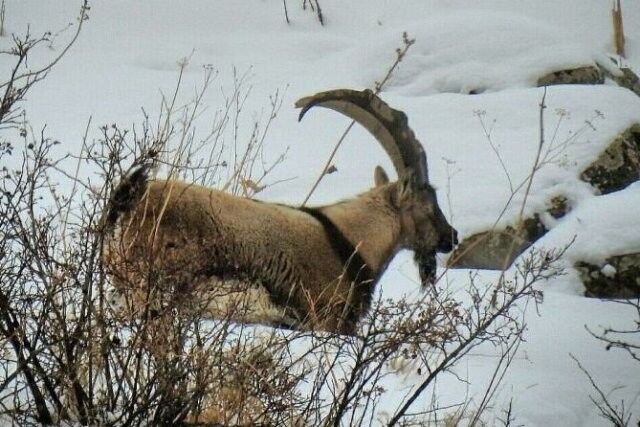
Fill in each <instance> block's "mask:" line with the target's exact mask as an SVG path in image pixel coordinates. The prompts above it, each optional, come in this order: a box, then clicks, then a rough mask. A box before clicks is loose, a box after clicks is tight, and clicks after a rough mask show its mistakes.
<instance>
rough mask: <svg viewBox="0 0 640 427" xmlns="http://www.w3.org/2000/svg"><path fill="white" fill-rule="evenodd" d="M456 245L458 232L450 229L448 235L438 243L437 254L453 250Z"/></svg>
mask: <svg viewBox="0 0 640 427" xmlns="http://www.w3.org/2000/svg"><path fill="white" fill-rule="evenodd" d="M457 244H458V232H457V231H456V229H455V228H452V229H451V231H450V232H449V233H446V234H444V235H443V236H442V238H441V239H440V242H438V252H443V253H448V252H451V251H452V250H453V247H454V246H455V245H457Z"/></svg>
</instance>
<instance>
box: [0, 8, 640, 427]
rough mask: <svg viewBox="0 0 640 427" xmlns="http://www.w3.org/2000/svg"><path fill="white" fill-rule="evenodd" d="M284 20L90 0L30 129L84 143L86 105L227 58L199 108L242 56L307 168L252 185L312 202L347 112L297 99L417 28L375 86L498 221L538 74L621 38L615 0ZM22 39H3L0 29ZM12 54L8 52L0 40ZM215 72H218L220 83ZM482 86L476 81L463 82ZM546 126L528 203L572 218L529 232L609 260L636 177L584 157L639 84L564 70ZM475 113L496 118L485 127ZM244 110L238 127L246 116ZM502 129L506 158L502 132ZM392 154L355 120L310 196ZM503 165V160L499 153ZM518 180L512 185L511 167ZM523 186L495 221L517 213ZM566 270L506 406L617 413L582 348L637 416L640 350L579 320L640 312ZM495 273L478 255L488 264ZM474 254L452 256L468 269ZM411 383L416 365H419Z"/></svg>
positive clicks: (471, 199) (34, 100) (55, 24)
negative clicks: (596, 176) (598, 177)
mask: <svg viewBox="0 0 640 427" xmlns="http://www.w3.org/2000/svg"><path fill="white" fill-rule="evenodd" d="M78 3H79V2H76V1H65V2H60V1H59V0H20V1H11V0H10V1H8V2H7V6H6V24H5V25H6V27H7V32H8V33H11V32H16V33H23V32H24V31H25V30H26V28H27V25H29V27H30V30H31V32H32V33H33V34H38V33H41V32H44V31H47V30H51V31H54V32H56V31H58V30H60V29H62V28H65V27H66V26H67V24H68V23H69V22H71V21H72V20H73V17H74V16H76V15H77V10H78V7H79V4H78ZM287 3H288V11H289V16H290V19H291V23H290V24H289V25H287V23H286V22H285V19H284V12H283V8H282V3H281V2H279V1H263V0H252V1H244V2H236V1H231V0H225V1H222V0H221V1H209V0H193V1H189V2H175V1H171V0H156V1H153V2H131V1H110V2H98V1H96V2H94V3H93V4H92V5H91V11H90V13H89V15H90V20H89V21H88V22H87V23H86V27H85V28H84V29H83V32H82V34H81V35H80V38H79V40H78V41H77V43H76V44H75V45H74V46H73V48H72V50H71V51H70V52H69V53H68V55H67V56H66V57H65V58H64V59H63V60H62V61H61V62H60V64H59V65H57V66H56V68H55V69H54V70H53V71H52V72H51V74H50V75H49V76H48V78H47V79H46V80H45V81H44V82H42V83H41V84H39V85H38V86H36V87H35V88H34V89H33V90H32V91H31V92H30V93H29V97H28V100H27V102H26V104H25V108H26V109H27V111H28V114H29V119H30V121H31V124H32V126H33V127H34V128H35V129H38V128H40V127H41V126H42V125H44V124H45V123H46V124H47V134H48V135H49V136H51V137H53V138H56V139H58V140H60V141H62V142H63V144H62V145H61V150H66V151H73V152H76V151H77V150H78V148H79V146H80V144H81V140H82V136H83V134H84V132H85V128H86V124H87V120H88V119H89V117H92V124H93V126H92V128H91V130H90V134H89V135H90V138H95V137H97V136H98V126H99V125H102V124H107V123H118V124H120V125H121V126H124V127H128V126H131V125H132V124H134V123H139V122H140V121H141V119H142V112H141V108H144V109H145V111H146V112H147V113H149V114H150V116H151V117H155V115H157V113H158V111H159V108H160V97H161V93H169V92H170V91H171V90H172V89H173V88H174V87H175V82H176V79H177V76H178V65H177V64H178V62H179V61H181V60H182V58H188V61H189V65H188V67H187V69H186V73H185V77H184V83H183V87H184V88H186V90H184V91H183V93H182V97H183V99H182V100H183V101H187V100H188V99H190V98H191V97H192V96H193V91H192V90H191V89H192V88H195V87H196V86H197V85H198V84H200V83H201V81H202V77H203V71H202V67H203V66H211V67H213V68H214V69H216V70H218V71H219V76H218V78H217V80H216V81H215V82H214V84H213V85H214V87H213V89H212V90H211V91H209V92H208V93H207V96H206V98H205V99H204V103H205V104H206V105H209V106H210V111H209V112H205V114H204V115H203V116H202V117H201V118H200V119H199V122H198V123H199V124H201V126H203V127H206V125H205V124H206V123H207V120H210V119H211V118H212V117H213V114H214V112H215V110H216V109H217V108H219V107H220V105H221V103H222V101H223V96H222V93H228V91H229V90H230V88H231V83H232V75H233V73H232V67H235V68H236V69H237V70H238V72H239V73H240V74H243V73H248V76H249V77H248V83H249V84H250V86H251V93H250V96H249V97H248V99H247V102H246V104H245V106H244V111H246V112H247V114H246V123H241V127H240V129H241V130H240V131H241V132H246V135H245V136H248V132H249V127H250V125H251V122H252V120H253V119H254V118H255V117H259V116H260V114H261V112H262V114H264V113H265V110H266V109H268V96H269V95H271V94H273V93H274V92H275V91H276V90H279V91H280V93H281V94H283V95H282V96H283V106H282V109H281V110H280V114H279V115H278V117H277V119H276V120H275V122H274V123H273V125H272V128H271V129H270V131H269V134H268V145H269V147H270V148H269V152H270V153H274V157H275V156H276V155H277V154H278V153H280V152H282V151H283V150H285V149H286V148H287V147H289V152H288V154H287V158H286V160H285V163H284V164H283V165H282V166H281V167H280V168H278V169H277V170H276V171H274V173H273V175H271V176H270V177H271V179H272V180H273V181H275V180H280V179H289V178H295V179H293V180H288V181H286V182H283V183H280V184H278V185H274V186H273V187H269V188H267V189H266V190H265V191H264V192H262V193H260V198H261V199H265V200H276V201H284V202H290V203H293V204H298V203H300V202H301V201H302V200H303V199H304V196H305V195H306V193H307V192H308V191H309V189H310V187H311V185H312V183H313V181H314V180H315V178H316V177H317V174H318V173H319V171H320V170H321V168H322V166H323V164H324V161H325V159H326V158H327V156H328V154H329V152H330V150H331V148H332V147H333V145H334V144H335V141H336V140H337V138H338V137H339V136H340V134H341V133H342V131H343V129H344V127H345V126H346V125H347V124H348V121H347V120H346V119H344V118H342V117H340V116H338V115H337V114H335V113H333V112H330V111H314V112H313V113H312V114H309V117H307V118H305V120H304V121H303V122H302V123H298V122H297V111H295V110H294V109H293V103H294V101H295V100H296V99H298V98H300V97H302V96H305V95H309V94H312V93H315V92H318V91H322V90H327V89H331V88H337V87H349V88H356V89H361V88H365V87H372V86H373V84H374V82H375V81H379V80H381V79H382V78H383V77H384V75H385V73H386V71H387V69H388V68H389V66H390V65H391V64H392V63H393V61H394V59H395V49H396V48H398V47H401V45H402V33H403V32H404V31H406V32H407V33H408V35H409V37H411V38H415V39H416V43H415V45H414V46H412V47H411V48H410V49H409V52H408V54H407V56H406V58H405V60H404V61H403V62H402V63H401V64H400V67H399V69H398V70H397V72H396V73H395V74H394V75H393V76H392V78H391V80H390V81H389V83H388V84H387V85H386V86H385V89H384V91H383V92H382V94H381V96H382V97H383V98H384V99H385V100H386V101H387V102H388V103H389V104H390V105H391V106H393V107H394V108H397V109H401V110H404V111H405V112H406V113H407V115H408V117H409V123H410V125H411V127H412V128H413V130H414V131H415V133H416V135H417V137H418V138H419V139H420V140H421V141H422V143H423V145H424V146H425V148H426V151H427V155H428V159H429V168H430V176H431V179H432V181H433V183H434V184H435V186H436V187H437V188H438V189H439V199H440V204H441V206H442V208H443V210H444V211H445V213H446V214H447V215H448V216H449V217H450V218H451V222H452V223H453V225H454V226H455V227H456V228H457V229H458V231H459V232H460V233H461V235H462V236H463V237H464V236H468V235H470V234H472V233H474V232H477V231H480V230H482V229H485V228H486V227H488V226H491V225H492V224H493V223H494V222H495V221H496V219H497V218H498V215H499V213H500V211H501V210H502V208H503V207H504V205H505V203H506V202H507V200H508V198H509V195H510V185H514V186H517V185H518V184H519V183H520V182H521V181H522V180H523V179H524V178H525V177H526V175H527V174H528V173H529V171H530V169H531V166H532V164H533V161H534V157H535V151H536V147H537V143H538V140H539V135H538V129H539V124H538V114H539V103H540V101H541V98H542V94H543V90H542V89H539V88H535V87H534V86H535V81H536V79H537V78H538V77H540V76H541V75H543V74H545V73H547V72H549V71H555V70H558V69H563V68H567V67H572V66H580V65H590V64H593V63H594V62H596V61H597V62H599V63H606V62H607V61H609V59H608V56H607V55H609V54H610V53H611V52H612V51H613V48H612V42H611V38H612V37H611V17H610V6H611V4H610V2H607V1H603V0H565V1H562V2H559V1H557V0H521V1H512V0H485V1H483V2H475V1H473V0H450V1H446V2H443V1H441V0H403V1H402V2H388V1H384V0H352V1H349V2H343V1H339V0H321V5H322V6H323V12H324V15H325V17H326V25H325V26H324V27H323V26H320V25H319V23H318V22H317V20H316V18H315V16H314V14H313V13H311V12H310V11H308V10H307V11H304V10H302V7H301V3H302V1H293V0H288V2H287ZM622 8H623V12H624V19H625V30H626V37H627V61H628V64H629V65H631V66H632V67H634V68H635V70H636V72H638V71H639V70H640V25H637V23H638V22H640V3H638V1H636V0H626V1H623V2H622ZM72 32H73V29H68V30H66V31H65V32H63V33H62V34H61V35H60V36H59V37H58V39H57V40H56V41H55V43H54V44H53V45H52V46H51V49H44V50H42V51H41V52H40V56H39V57H35V56H34V57H33V58H30V60H31V61H33V63H32V64H31V65H33V66H35V65H36V64H37V63H38V62H39V61H42V62H45V61H46V60H47V59H48V58H51V57H53V56H56V55H57V54H59V49H60V48H61V47H62V46H64V42H65V40H66V39H68V38H69V37H70V36H71V33H72ZM9 43H10V38H9V37H2V38H0V48H5V47H7V46H9ZM1 60H2V61H3V62H1V63H0V73H2V76H3V77H4V76H5V74H6V73H7V69H8V62H6V61H7V59H6V58H2V59H1ZM218 87H220V88H222V89H221V90H218ZM471 90H474V91H476V92H482V93H480V94H478V95H467V93H468V92H469V91H471ZM546 103H547V105H548V108H547V110H546V117H545V119H546V126H545V131H546V140H547V143H548V144H553V146H554V147H556V148H558V153H559V154H558V155H557V156H555V157H553V158H552V159H550V161H549V162H548V164H546V165H545V166H544V167H543V168H542V170H541V171H540V172H539V174H538V175H537V176H536V179H535V180H534V182H533V186H532V190H531V194H530V196H529V200H528V204H527V206H526V210H525V213H531V212H540V211H544V210H545V209H544V206H545V203H547V202H548V200H549V199H550V198H551V197H553V196H554V195H557V194H565V195H567V196H568V197H569V200H570V202H571V205H572V206H573V208H574V210H573V211H572V212H571V213H570V214H568V215H567V216H566V217H565V218H562V219H560V220H552V219H551V218H543V220H545V223H546V225H547V227H549V228H551V231H550V232H549V233H548V234H547V235H546V236H545V237H544V238H543V239H541V240H540V241H539V242H538V243H537V244H538V245H543V246H546V247H559V246H562V245H564V244H566V243H567V242H569V241H570V240H571V239H572V238H573V237H574V236H577V238H576V242H575V244H574V246H573V247H572V248H571V250H570V251H569V252H568V253H567V260H568V261H575V260H578V259H582V260H587V261H592V262H599V261H602V260H603V259H604V258H606V257H607V256H610V255H614V254H621V253H625V252H638V251H640V215H638V212H640V186H639V185H638V184H635V185H632V186H630V187H629V188H627V189H625V190H623V191H621V192H618V193H615V194H611V195H608V196H599V197H596V196H594V192H593V190H592V189H591V188H590V187H589V186H588V185H586V184H584V183H583V182H582V181H580V180H579V179H578V175H579V173H580V172H581V171H582V170H583V169H584V167H585V166H586V165H587V164H588V163H589V162H590V161H592V160H594V159H595V157H596V156H597V154H598V153H599V152H600V151H602V150H603V149H604V147H605V146H606V144H607V143H608V142H609V141H610V140H611V139H612V138H613V137H614V136H615V135H616V134H618V133H619V132H621V131H623V130H625V129H626V128H627V127H628V126H629V125H631V124H632V123H634V122H640V98H638V97H637V96H635V95H634V94H632V93H631V92H629V91H627V90H625V89H621V88H619V87H617V86H615V85H612V84H606V85H603V86H555V87H550V88H549V89H548V92H547V98H546ZM483 124H484V126H485V129H486V130H487V132H485V129H483ZM243 125H244V126H245V128H246V129H247V130H246V131H245V130H243V127H242V126H243ZM491 144H493V145H494V147H496V150H497V152H498V153H499V154H500V158H501V159H502V162H503V163H504V165H505V166H504V170H503V167H502V166H501V164H500V158H498V156H497V155H496V153H495V152H494V150H493V149H492V147H491ZM377 164H381V165H383V166H385V167H386V169H387V170H388V171H391V170H392V168H391V164H390V161H389V160H388V159H387V158H386V157H385V154H384V152H383V151H382V149H381V148H380V147H379V146H378V145H377V144H375V143H374V142H373V140H372V138H371V137H370V136H369V135H368V134H366V131H364V130H362V129H354V130H353V131H352V132H351V133H350V135H349V137H348V138H347V141H346V142H345V144H344V145H343V147H342V148H341V151H339V153H338V155H337V157H336V160H335V165H336V166H337V168H338V172H337V173H334V174H331V175H329V176H327V177H326V179H325V180H324V181H323V182H322V184H321V185H320V187H319V188H318V190H317V191H316V192H315V193H314V196H313V198H312V202H313V203H325V202H330V201H334V200H337V199H339V198H342V197H347V196H350V195H354V194H356V193H358V192H360V191H363V190H365V189H366V188H368V187H369V186H370V185H371V183H372V180H373V168H374V166H375V165H377ZM505 170H506V171H505ZM510 181H511V184H510ZM522 200H523V196H522V195H517V196H516V197H515V198H514V199H513V200H512V202H511V204H510V205H509V207H508V208H507V210H506V213H505V215H504V216H503V217H502V219H501V220H500V222H501V223H504V224H509V223H513V221H514V218H515V217H516V215H517V213H518V211H519V209H520V205H521V202H522ZM568 273H569V274H568V275H566V276H564V277H562V278H560V279H556V280H553V281H550V282H548V283H545V284H544V285H543V289H544V292H545V299H544V303H543V304H542V305H541V306H540V313H539V316H538V315H536V314H535V313H534V312H533V311H532V312H531V313H530V316H529V317H528V324H529V330H528V332H527V342H526V343H525V344H524V345H523V346H522V348H521V352H520V357H519V358H518V359H517V360H516V361H515V362H514V364H513V366H512V369H511V370H510V372H509V374H508V376H507V378H506V379H505V381H504V384H503V385H502V387H501V389H500V392H499V395H498V397H497V399H496V402H495V405H496V407H497V408H503V407H506V405H507V403H508V402H509V400H510V399H511V398H513V403H514V415H515V416H516V422H517V423H518V424H524V425H538V426H548V425H563V426H583V425H605V424H606V422H605V420H604V419H602V418H600V417H598V412H597V409H596V408H595V407H594V405H593V404H592V403H591V402H590V400H589V394H590V393H592V392H593V390H592V389H591V388H590V386H589V384H588V380H587V379H586V377H585V376H584V375H583V374H582V373H581V372H580V370H579V369H578V367H577V366H576V364H575V362H574V361H573V360H572V359H571V358H570V354H573V355H575V357H577V358H578V359H579V360H581V361H582V363H583V364H584V365H585V367H586V368H587V369H589V371H590V372H591V373H592V374H593V376H594V377H595V378H596V379H597V380H598V381H599V383H600V385H601V387H602V389H603V390H605V391H610V390H613V389H614V388H615V387H617V386H624V388H620V389H617V390H616V391H615V392H614V393H612V394H611V396H610V397H611V398H612V400H614V401H620V400H624V401H625V406H626V407H627V408H629V409H632V410H634V411H635V413H636V416H637V417H639V416H640V365H639V364H638V363H637V362H635V363H634V362H633V361H632V360H631V359H630V358H629V357H628V356H627V355H625V354H623V353H621V352H616V351H606V350H605V349H604V348H603V345H601V344H600V343H598V342H596V341H595V340H594V339H593V337H591V336H590V335H589V334H588V332H587V331H586V330H585V325H586V326H589V327H591V328H596V329H597V328H598V327H600V326H618V327H623V326H632V325H631V322H632V321H633V317H632V314H633V313H632V312H631V311H630V310H627V309H625V308H624V307H622V306H620V305H618V304H613V303H610V302H603V301H599V300H594V299H587V298H584V297H582V296H581V295H582V291H583V289H582V285H581V284H580V282H579V280H578V278H577V275H576V273H575V272H573V271H572V270H571V269H570V270H569V272H568ZM494 274H495V273H492V272H481V275H482V276H481V277H483V279H486V280H490V279H491V278H492V277H493V275H494ZM467 277H468V271H464V270H458V271H454V270H452V271H449V272H448V273H447V279H448V280H450V281H452V282H453V283H457V284H458V286H463V284H464V283H465V281H466V280H467ZM416 278H417V273H416V272H415V269H414V267H413V263H412V262H411V256H410V254H405V253H403V254H400V255H399V256H398V257H397V258H396V260H395V261H394V262H393V263H392V265H391V266H390V268H389V271H388V272H387V274H386V275H385V277H384V278H383V280H382V281H381V283H380V286H379V291H380V292H382V293H383V294H384V295H385V296H390V297H398V296H401V295H404V294H407V293H414V292H418V290H417V288H418V286H417V285H416ZM494 359H495V357H493V356H492V355H491V354H489V355H486V354H484V355H483V354H476V355H471V356H470V357H469V358H468V359H467V360H468V362H467V363H468V366H465V367H464V370H465V374H466V375H467V376H468V381H469V385H468V386H467V385H464V384H462V383H460V382H459V381H457V380H454V379H453V378H451V379H450V380H448V379H444V380H443V381H442V382H439V383H438V393H439V399H441V400H442V401H443V402H459V401H460V400H463V399H464V398H465V397H467V396H471V397H473V396H474V393H477V392H479V391H481V390H482V389H483V386H484V384H485V383H486V381H487V376H488V375H490V373H491V372H492V368H493V366H494V363H495V360H494ZM406 381H408V384H410V383H411V381H412V379H411V378H407V379H406Z"/></svg>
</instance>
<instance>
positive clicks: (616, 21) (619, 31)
mask: <svg viewBox="0 0 640 427" xmlns="http://www.w3.org/2000/svg"><path fill="white" fill-rule="evenodd" d="M611 18H612V20H613V43H614V45H615V47H616V53H617V54H618V55H620V56H622V57H624V44H625V39H624V27H623V25H622V8H621V7H620V0H614V2H613V8H612V9H611Z"/></svg>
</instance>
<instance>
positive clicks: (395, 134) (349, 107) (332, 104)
mask: <svg viewBox="0 0 640 427" xmlns="http://www.w3.org/2000/svg"><path fill="white" fill-rule="evenodd" d="M295 105H296V107H298V108H302V111H300V116H299V117H298V120H302V118H303V117H304V115H305V114H306V113H307V111H309V109H311V108H312V107H315V106H320V107H325V108H330V109H332V110H335V111H337V112H339V113H342V114H344V115H345V116H347V117H350V118H352V119H353V120H355V121H356V122H358V123H360V124H361V125H362V126H364V127H365V128H366V129H367V130H368V131H369V132H371V134H372V135H373V136H374V137H375V138H376V139H377V140H378V141H379V142H380V144H381V145H382V147H383V148H384V150H385V151H386V152H387V154H388V155H389V157H390V158H391V161H392V162H393V165H394V167H395V168H396V172H397V173H398V176H401V175H404V174H405V173H406V172H407V171H412V172H414V173H415V174H416V179H417V181H418V182H428V180H429V178H428V174H427V157H426V155H425V152H424V149H423V148H422V145H421V144H420V142H419V141H418V140H417V139H416V137H415V135H414V133H413V131H412V130H411V128H409V124H408V120H407V116H406V114H404V113H403V112H402V111H398V110H394V109H393V108H391V107H389V106H388V105H387V104H386V103H385V102H384V101H383V100H381V99H380V98H379V97H378V96H377V95H375V94H374V93H373V92H372V91H371V90H369V89H366V90H363V91H357V90H351V89H336V90H330V91H327V92H320V93H317V94H315V95H312V96H308V97H305V98H301V99H299V100H298V101H297V102H296V104H295Z"/></svg>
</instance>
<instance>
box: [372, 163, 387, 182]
mask: <svg viewBox="0 0 640 427" xmlns="http://www.w3.org/2000/svg"><path fill="white" fill-rule="evenodd" d="M373 182H374V183H375V185H376V187H380V186H381V185H386V184H388V183H389V176H387V173H386V172H385V171H384V169H382V166H376V170H375V172H374V173H373Z"/></svg>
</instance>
